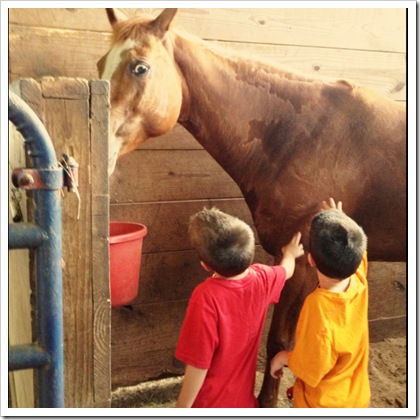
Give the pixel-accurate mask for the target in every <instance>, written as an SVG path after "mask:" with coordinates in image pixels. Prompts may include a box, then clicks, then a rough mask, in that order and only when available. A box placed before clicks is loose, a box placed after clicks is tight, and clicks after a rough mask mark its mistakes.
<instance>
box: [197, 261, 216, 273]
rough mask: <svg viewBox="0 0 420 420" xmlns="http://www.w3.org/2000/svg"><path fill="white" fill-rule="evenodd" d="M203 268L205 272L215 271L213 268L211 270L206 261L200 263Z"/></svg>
mask: <svg viewBox="0 0 420 420" xmlns="http://www.w3.org/2000/svg"><path fill="white" fill-rule="evenodd" d="M200 264H201V266H202V267H203V268H204V270H206V271H210V272H211V271H213V269H212V268H210V267H209V266H208V265H207V264H206V263H205V262H204V261H200Z"/></svg>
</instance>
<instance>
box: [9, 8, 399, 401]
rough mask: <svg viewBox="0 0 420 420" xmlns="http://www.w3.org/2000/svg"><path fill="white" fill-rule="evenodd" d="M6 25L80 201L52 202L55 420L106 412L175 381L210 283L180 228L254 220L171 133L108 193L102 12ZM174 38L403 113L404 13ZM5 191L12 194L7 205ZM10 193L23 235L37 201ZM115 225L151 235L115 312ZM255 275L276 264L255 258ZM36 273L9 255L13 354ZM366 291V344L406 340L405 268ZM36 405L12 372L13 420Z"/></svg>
mask: <svg viewBox="0 0 420 420" xmlns="http://www.w3.org/2000/svg"><path fill="white" fill-rule="evenodd" d="M161 10H162V9H124V12H125V13H126V14H127V15H128V16H131V15H134V14H135V13H138V12H146V13H150V14H152V15H154V16H156V15H157V14H158V13H159V12H160V11H161ZM8 22H9V27H8V33H9V45H8V47H9V51H8V55H9V72H8V73H9V89H10V90H11V91H13V92H15V93H16V94H18V95H19V96H20V97H21V98H22V99H23V100H24V101H25V102H26V103H28V104H29V106H30V107H31V108H32V109H33V110H34V111H35V113H36V114H37V115H38V116H39V117H40V119H41V121H42V122H43V124H44V125H45V127H46V129H47V131H48V132H49V134H50V136H51V139H52V141H53V144H54V147H55V150H56V152H57V155H58V156H59V157H60V159H61V154H62V153H64V154H67V155H70V156H73V157H74V158H75V159H76V161H77V163H78V164H79V186H78V192H79V197H78V196H77V195H76V194H74V193H71V192H68V191H64V192H63V197H62V215H63V216H62V223H63V257H62V259H63V321H64V329H63V331H64V382H65V388H64V389H65V391H64V392H65V394H64V401H65V406H66V407H74V408H84V407H111V406H112V397H113V394H114V395H115V392H116V390H117V389H121V388H125V387H132V386H136V385H138V384H139V383H148V382H150V381H156V380H161V379H165V378H174V377H175V378H179V377H180V375H182V374H183V365H182V364H181V363H180V362H179V361H177V360H176V359H175V358H174V350H175V347H176V343H177V339H178V335H179V331H180V328H181V325H182V321H183V318H184V315H185V311H186V308H187V304H188V300H189V297H190V295H191V293H192V291H193V289H194V287H195V286H196V285H197V284H198V283H199V282H200V281H202V280H203V279H204V278H205V272H203V270H202V268H201V266H200V264H199V261H198V260H197V258H196V254H195V251H194V250H193V249H192V246H191V244H190V243H189V240H188V237H187V224H188V220H189V217H190V215H192V214H193V213H195V212H196V211H198V210H200V209H202V208H203V207H205V206H207V207H211V206H217V207H218V208H220V209H221V210H223V211H226V212H228V213H231V214H233V215H236V216H238V217H240V218H241V219H243V220H245V221H246V222H248V223H249V224H250V225H252V219H251V214H250V212H249V210H248V208H247V206H246V204H245V202H244V199H243V198H242V195H241V192H240V190H239V188H238V186H237V185H236V184H235V183H234V182H233V181H232V179H230V177H229V176H228V175H227V174H226V173H225V172H224V171H223V170H222V169H221V167H220V166H219V165H218V164H217V163H216V162H215V161H214V160H213V159H212V157H211V156H210V155H209V154H208V153H207V152H206V151H205V150H204V149H203V148H202V147H201V146H200V144H199V143H198V142H197V141H196V140H195V139H194V138H193V137H192V136H191V134H189V133H188V132H187V131H186V130H185V129H183V128H182V127H181V126H179V125H177V126H176V127H175V129H174V130H173V131H172V132H171V133H168V134H166V135H165V136H162V137H158V138H154V139H150V140H149V141H147V142H146V143H145V144H144V145H143V146H142V147H141V149H138V150H136V151H134V152H133V153H131V154H130V155H128V156H126V157H124V158H122V159H121V160H120V161H119V163H118V164H117V168H116V171H115V173H114V174H113V175H112V177H111V178H109V179H108V176H107V165H106V161H107V144H106V138H107V135H108V130H109V127H108V124H109V84H108V83H107V82H105V81H100V80H98V74H97V69H96V63H97V61H98V60H99V59H100V58H101V57H102V56H103V55H104V54H105V53H106V52H107V51H108V48H109V45H110V39H111V28H110V25H109V22H108V19H107V17H106V13H105V10H104V9H99V8H73V9H71V8H13V7H12V8H10V9H9V16H8ZM175 25H176V26H177V27H179V28H183V29H184V30H186V31H188V32H190V33H192V34H194V35H197V36H199V37H201V38H203V39H204V40H206V41H207V42H209V43H211V44H217V45H221V46H224V47H227V48H234V49H235V50H236V51H243V52H244V53H247V54H248V53H249V54H251V55H254V56H257V57H261V58H263V59H268V60H271V61H273V62H275V63H278V64H279V65H284V66H287V67H289V68H293V69H295V70H297V71H298V72H304V73H307V74H310V75H312V76H318V75H319V76H321V77H322V76H333V77H336V78H337V79H343V78H344V79H351V80H353V81H355V82H357V83H359V84H362V85H365V86H368V87H371V88H373V89H374V90H376V91H378V92H380V93H383V94H385V95H386V96H388V97H390V98H392V99H393V100H395V101H398V102H405V101H406V93H407V92H406V10H405V9H404V8H401V9H387V8H375V9H373V8H364V9H358V8H353V9H343V8H337V9H332V8H331V9H322V8H311V9H282V8H273V9H261V8H243V9H233V8H231V9H220V8H210V9H201V8H190V9H181V10H180V12H179V14H178V15H177V17H176V20H175ZM9 130H10V132H9V172H11V171H12V170H13V169H14V168H17V167H25V165H26V164H27V156H26V155H25V150H24V148H23V144H22V138H21V136H20V135H19V133H17V131H16V130H15V129H14V127H13V126H12V124H10V129H9ZM13 188H14V187H13V185H12V184H11V183H10V182H9V201H10V202H11V203H12V201H13V200H12V197H15V195H14V194H16V193H17V192H16V191H15V192H13V191H12V190H13ZM19 193H20V194H21V197H20V199H19V203H20V209H21V210H22V214H23V220H30V218H31V214H32V212H33V209H31V205H32V204H31V196H30V194H26V193H25V192H24V191H20V190H19ZM10 208H11V210H10V213H9V218H10V219H13V217H14V216H15V214H14V211H15V210H13V209H14V208H15V207H13V206H11V207H10ZM117 220H118V221H126V222H134V223H141V224H144V225H145V226H147V229H148V234H147V236H146V237H145V239H144V243H143V251H142V263H141V273H140V286H139V292H138V295H137V297H136V298H135V300H134V301H133V302H131V303H130V304H129V305H125V306H122V307H117V308H111V305H110V289H109V266H108V261H109V248H108V225H109V222H110V221H117ZM255 261H258V262H262V263H267V264H271V263H272V262H273V257H272V256H271V255H269V254H267V253H266V252H265V251H264V250H263V249H262V247H261V246H260V245H259V243H257V252H256V259H255ZM31 264H32V263H31V258H30V252H29V251H27V250H13V251H10V252H9V313H8V317H9V344H10V345H13V344H22V343H26V342H31V341H32V340H33V303H34V299H35V296H34V284H33V276H32V269H31ZM369 275H370V278H369V281H370V305H369V320H370V324H369V325H370V337H371V341H372V342H381V341H383V340H386V339H393V338H398V337H405V336H406V334H407V282H406V264H405V263H401V262H395V263H389V262H386V263H385V262H372V263H371V265H370V272H369ZM384 302H386V304H384ZM271 313H272V308H271V310H270V311H269V315H268V317H267V321H266V328H265V331H264V334H263V339H262V345H261V349H260V357H259V361H258V370H259V371H260V372H263V371H264V366H265V340H266V336H267V333H268V326H269V323H270V316H271ZM178 381H179V379H178ZM171 386H172V385H171ZM35 401H36V390H34V372H33V371H32V370H21V371H16V372H10V373H9V407H16V408H25V407H35V406H36V405H35V404H36V402H35ZM392 404H394V402H392Z"/></svg>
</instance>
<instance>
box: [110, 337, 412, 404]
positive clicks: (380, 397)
mask: <svg viewBox="0 0 420 420" xmlns="http://www.w3.org/2000/svg"><path fill="white" fill-rule="evenodd" d="M406 355H407V351H406V338H405V337H400V338H388V339H385V340H384V341H380V342H378V343H372V344H371V346H370V360H369V373H370V381H371V390H372V398H371V407H372V408H391V407H394V408H403V407H406V404H407V392H406V391H407V390H406ZM262 377H263V374H262V373H260V372H257V384H256V394H257V393H258V391H259V388H260V387H261V383H262ZM293 381H294V378H293V375H292V374H291V372H290V370H289V369H284V373H283V379H282V381H281V386H280V391H279V398H278V407H286V408H287V407H292V403H291V401H290V400H288V398H287V396H286V389H287V388H289V387H290V386H292V385H293ZM181 383H182V376H181V377H176V378H168V379H161V380H158V381H150V382H145V383H142V384H139V385H137V386H133V387H126V388H120V389H117V390H116V391H114V392H113V394H112V407H126V408H140V407H149V408H153V407H155V408H159V407H161V408H163V407H174V406H175V401H176V398H177V396H178V393H179V390H180V387H181Z"/></svg>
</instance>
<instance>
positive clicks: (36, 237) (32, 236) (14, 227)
mask: <svg viewBox="0 0 420 420" xmlns="http://www.w3.org/2000/svg"><path fill="white" fill-rule="evenodd" d="M47 239H48V236H47V234H46V233H45V232H44V231H43V230H42V229H40V228H39V226H37V225H34V224H33V223H19V224H15V223H9V249H25V248H37V247H39V246H40V245H41V244H42V243H43V242H44V241H46V240H47Z"/></svg>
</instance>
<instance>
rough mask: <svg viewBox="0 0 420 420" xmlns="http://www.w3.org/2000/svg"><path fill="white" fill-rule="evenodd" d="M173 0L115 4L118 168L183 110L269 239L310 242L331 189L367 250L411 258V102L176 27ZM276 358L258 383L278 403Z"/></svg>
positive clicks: (181, 119) (292, 319) (283, 307)
mask: <svg viewBox="0 0 420 420" xmlns="http://www.w3.org/2000/svg"><path fill="white" fill-rule="evenodd" d="M176 12H177V9H165V10H164V11H163V12H162V13H161V14H160V15H159V16H158V17H157V18H152V17H145V16H137V17H134V18H132V19H129V20H121V18H119V17H118V16H117V14H116V12H115V11H114V10H113V9H107V13H108V17H109V20H110V23H111V25H112V27H113V30H114V36H113V43H112V48H111V49H110V51H109V52H108V54H107V55H106V56H104V57H103V58H102V59H101V60H100V61H99V63H98V68H99V72H100V75H101V76H102V77H103V78H107V79H109V80H110V81H111V139H110V154H109V156H110V160H109V168H110V173H112V171H113V170H114V167H115V164H116V160H117V158H118V157H119V156H122V155H124V154H126V153H129V152H130V151H132V150H134V149H136V148H138V147H139V146H140V145H141V144H142V143H143V142H144V141H146V140H147V139H148V138H149V137H154V136H159V135H162V134H164V133H166V132H168V131H169V130H171V129H172V128H173V127H174V125H175V124H176V123H177V122H178V123H179V124H181V125H183V126H184V127H185V128H186V129H187V130H188V131H189V132H190V133H191V134H192V135H193V136H194V137H195V138H196V139H197V141H199V142H200V143H201V144H202V146H203V147H204V148H205V149H206V150H207V151H208V152H209V153H210V154H211V155H212V156H213V157H214V159H215V160H216V161H217V162H218V163H219V164H220V165H221V166H222V167H223V169H224V170H225V171H226V172H227V173H228V174H229V175H230V176H231V177H232V179H233V180H234V181H235V182H236V183H237V184H238V186H239V187H240V189H241V191H242V193H243V196H244V198H245V200H246V203H247V205H248V206H249V209H250V211H251V213H252V217H253V221H254V224H255V227H256V229H257V232H258V236H259V239H260V242H261V244H262V246H263V247H264V249H265V250H266V251H267V252H269V253H271V254H272V255H274V256H278V255H279V253H280V250H281V247H282V246H283V245H285V244H286V243H287V242H288V241H289V240H290V238H291V237H292V235H293V233H294V232H296V231H298V230H299V231H301V232H302V235H303V236H302V242H303V244H304V245H305V247H306V245H307V235H308V231H309V223H310V221H311V219H312V217H313V215H314V214H315V213H316V212H317V211H318V206H319V203H320V201H321V200H322V199H325V198H327V197H330V196H332V197H334V198H336V199H337V200H340V201H343V202H344V203H346V212H347V213H348V214H349V216H351V217H352V218H353V219H355V220H356V221H357V222H358V223H359V224H360V225H362V226H363V228H364V230H365V232H366V233H367V235H368V237H369V256H370V259H371V260H388V261H403V260H405V259H406V233H407V232H406V220H407V219H406V213H407V212H406V110H405V105H401V104H398V103H395V102H394V101H392V100H390V99H388V98H386V97H384V96H381V95H379V94H377V93H375V92H373V91H371V90H369V89H366V88H363V87H360V86H356V85H354V84H352V83H350V82H348V81H344V80H338V81H330V82H326V81H321V80H316V79H312V78H307V77H303V76H300V75H297V74H294V73H291V72H288V71H284V70H282V69H281V68H277V67H274V66H272V65H269V64H266V63H263V62H258V61H255V60H250V59H246V58H243V57H238V56H235V54H233V53H232V52H230V53H228V54H226V53H221V52H219V51H216V50H214V49H212V48H210V47H209V46H207V45H206V44H205V43H204V42H203V41H201V40H199V39H196V38H194V37H192V36H189V35H186V34H182V35H181V34H180V33H178V32H177V31H175V30H173V29H172V28H171V22H172V19H173V18H174V16H175V14H176ZM304 260H305V259H304V258H302V259H301V261H300V262H299V264H298V266H297V268H296V272H295V275H294V278H293V279H292V280H290V281H289V282H288V284H287V287H286V288H285V290H284V292H283V294H282V297H281V301H280V303H279V304H278V305H277V307H276V308H275V312H274V316H273V321H272V326H271V330H270V335H269V341H268V345H267V348H268V355H267V360H268V362H269V361H270V359H271V357H272V356H273V355H274V353H276V352H277V351H279V350H281V349H287V348H290V347H291V346H292V345H293V337H294V331H295V325H296V322H297V318H298V315H299V311H300V308H301V305H302V303H303V300H304V298H305V297H306V295H307V294H308V293H309V292H310V291H312V290H313V288H314V287H315V282H316V280H315V278H314V276H313V275H312V274H310V270H308V266H307V264H306V262H305V261H304ZM277 392H278V383H276V382H275V381H274V379H272V378H271V377H270V374H269V364H268V370H267V371H266V375H265V379H264V384H263V388H262V390H261V393H260V403H261V405H262V406H266V407H270V406H274V405H275V401H276V398H277Z"/></svg>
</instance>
